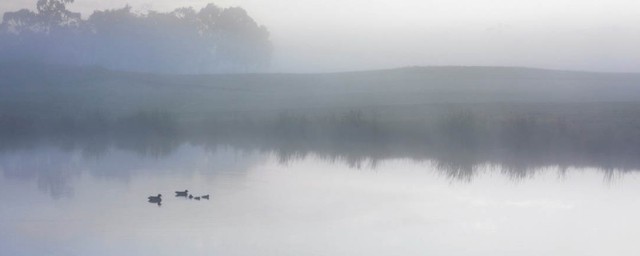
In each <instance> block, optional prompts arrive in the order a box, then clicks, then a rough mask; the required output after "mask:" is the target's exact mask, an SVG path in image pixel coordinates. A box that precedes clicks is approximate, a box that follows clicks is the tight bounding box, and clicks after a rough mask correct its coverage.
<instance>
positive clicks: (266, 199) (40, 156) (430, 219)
mask: <svg viewBox="0 0 640 256" xmlns="http://www.w3.org/2000/svg"><path fill="white" fill-rule="evenodd" d="M1 162H2V171H3V173H4V174H5V175H3V176H2V177H0V229H2V230H3V231H6V232H1V233H0V246H1V247H2V248H3V252H4V253H7V254H8V255H40V254H52V253H50V252H54V253H53V255H123V254H125V255H128V254H132V253H133V254H136V255H175V254H183V253H184V254H189V255H211V254H214V255H215V254H221V255H301V254H302V255H307V254H318V255H354V254H366V255H390V254H400V255H424V254H425V253H428V254H436V255H513V254H518V255H548V254H561V255H584V252H585V251H588V252H592V253H594V254H598V255H605V254H610V253H611V254H615V255H622V256H626V255H635V253H637V251H638V249H640V247H638V244H637V243H636V241H635V240H636V239H635V238H636V237H637V236H638V235H640V233H638V232H639V231H638V230H640V221H638V218H636V216H638V214H640V204H639V202H638V200H636V198H637V195H638V193H640V183H639V182H640V177H639V176H638V174H637V173H626V174H625V176H626V177H625V179H620V180H614V181H612V182H611V183H603V180H602V172H601V171H598V170H596V169H574V168H568V169H567V170H566V171H565V172H564V174H563V175H565V176H564V177H563V178H559V177H558V173H559V171H560V169H558V168H557V167H548V168H543V169H540V170H538V171H537V172H536V174H535V175H531V176H528V177H529V178H528V179H525V180H520V181H516V182H514V180H513V179H512V178H511V177H509V176H506V175H493V174H496V172H497V169H496V167H495V166H492V165H478V166H476V167H475V168H476V173H477V174H476V175H475V176H474V178H473V182H455V181H454V182H452V180H451V178H450V177H448V176H447V174H446V173H443V172H442V171H441V170H439V169H438V166H437V165H436V164H434V163H431V162H428V161H425V162H416V161H414V160H411V159H407V158H405V159H395V160H384V161H378V162H376V163H373V162H372V161H364V162H361V164H360V166H359V169H358V168H353V167H352V166H351V165H350V164H349V163H348V162H345V161H335V162H331V161H326V159H325V158H324V157H322V156H316V155H311V154H310V155H307V156H306V157H304V158H301V157H295V158H289V159H288V160H287V161H286V162H284V163H282V162H281V158H280V157H279V155H278V154H277V153H272V154H262V153H259V152H254V153H246V152H242V151H238V150H236V149H231V148H218V149H217V150H215V151H214V150H211V149H210V151H208V150H205V149H203V148H202V147H200V146H192V145H182V146H180V147H179V148H177V149H176V150H175V151H173V153H172V154H170V155H167V156H164V157H160V158H158V157H152V156H147V157H144V156H140V155H136V154H134V153H132V152H131V151H128V150H123V149H110V150H109V151H107V152H106V153H104V154H102V155H101V156H100V157H87V156H86V155H83V154H82V153H81V152H79V151H65V150H61V149H59V148H40V149H38V150H32V151H15V152H11V153H7V152H5V153H4V154H3V157H2V160H1ZM49 163H50V165H47V164H49ZM56 163H57V164H56ZM9 166H11V168H17V167H19V168H21V170H31V171H26V172H25V173H24V175H23V176H20V175H18V176H16V175H17V173H18V171H17V170H16V169H14V170H13V171H11V170H10V169H11V168H8V167H9ZM43 166H51V168H48V169H38V170H34V169H31V168H40V167H43ZM45 170H46V171H45ZM109 170H113V171H114V172H113V173H111V172H109ZM53 173H66V174H67V176H66V177H67V180H66V181H65V184H66V185H67V187H68V188H70V189H71V192H70V194H68V195H72V196H69V197H65V196H64V195H65V194H63V195H62V196H61V197H59V198H58V199H57V200H51V199H50V195H48V194H47V193H42V192H50V191H49V190H42V191H38V189H36V188H38V186H36V184H35V183H40V181H39V180H41V179H44V178H43V177H47V176H51V175H54V174H53ZM7 174H11V175H7ZM480 174H482V175H480ZM36 180H38V181H37V182H35V181H36ZM48 181H51V179H49V180H48ZM185 188H186V189H187V190H189V192H190V193H193V192H195V193H198V194H197V195H198V196H200V194H199V193H200V192H205V191H206V192H210V193H211V195H212V197H211V200H209V201H207V200H201V201H198V202H196V201H194V200H188V199H187V200H185V199H184V198H176V197H173V196H168V197H167V198H164V197H163V200H162V207H160V208H158V207H157V206H156V205H154V204H150V203H147V202H146V200H145V199H146V198H145V197H146V196H148V195H155V194H156V193H161V194H163V195H166V194H173V193H174V192H175V191H180V190H182V191H183V189H185ZM16 195H19V196H16ZM59 196H60V195H59ZM97 198H99V200H96V199H97ZM523 241H526V242H523ZM593 241H598V242H593Z"/></svg>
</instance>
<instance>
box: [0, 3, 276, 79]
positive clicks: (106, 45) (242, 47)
mask: <svg viewBox="0 0 640 256" xmlns="http://www.w3.org/2000/svg"><path fill="white" fill-rule="evenodd" d="M70 3H73V0H39V1H38V2H37V10H36V12H33V11H30V10H27V9H23V10H19V11H16V12H7V13H5V14H4V16H3V20H2V24H0V39H2V40H1V41H0V57H2V59H3V60H4V61H28V62H41V63H47V64H65V65H93V66H103V67H106V68H112V69H119V70H129V71H144V72H167V73H217V72H246V71H257V70H260V69H262V68H265V67H266V66H267V65H268V63H269V59H270V54H271V43H270V40H269V33H268V31H267V29H266V28H265V27H264V26H260V25H258V24H257V23H256V22H255V21H254V20H253V19H252V18H251V17H250V16H249V15H248V14H247V13H246V11H244V10H243V9H241V8H237V7H234V8H226V9H225V8H219V7H217V6H215V5H214V4H209V5H207V6H206V7H204V8H202V9H201V10H200V11H196V10H194V9H193V8H179V9H176V10H174V11H172V12H168V13H161V12H155V11H150V12H148V13H147V14H136V13H133V12H132V10H131V7H130V6H125V7H123V8H121V9H114V10H103V11H95V12H94V13H93V14H92V15H91V16H90V17H89V18H88V19H86V20H83V19H82V18H81V16H80V14H79V13H74V12H71V11H69V10H67V8H66V5H67V4H70Z"/></svg>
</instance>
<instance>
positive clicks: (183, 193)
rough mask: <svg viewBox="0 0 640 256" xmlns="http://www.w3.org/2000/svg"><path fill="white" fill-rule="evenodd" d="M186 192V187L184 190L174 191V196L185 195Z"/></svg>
mask: <svg viewBox="0 0 640 256" xmlns="http://www.w3.org/2000/svg"><path fill="white" fill-rule="evenodd" d="M188 193H189V190H186V189H185V190H184V191H176V196H184V197H187V195H188Z"/></svg>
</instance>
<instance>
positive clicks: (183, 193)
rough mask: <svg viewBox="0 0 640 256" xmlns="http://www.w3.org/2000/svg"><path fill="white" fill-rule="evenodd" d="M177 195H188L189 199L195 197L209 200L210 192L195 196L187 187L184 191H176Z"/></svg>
mask: <svg viewBox="0 0 640 256" xmlns="http://www.w3.org/2000/svg"><path fill="white" fill-rule="evenodd" d="M176 196H177V197H187V198H189V199H195V200H200V198H202V199H207V200H209V194H207V195H204V196H193V195H191V194H189V190H186V189H185V190H184V191H176Z"/></svg>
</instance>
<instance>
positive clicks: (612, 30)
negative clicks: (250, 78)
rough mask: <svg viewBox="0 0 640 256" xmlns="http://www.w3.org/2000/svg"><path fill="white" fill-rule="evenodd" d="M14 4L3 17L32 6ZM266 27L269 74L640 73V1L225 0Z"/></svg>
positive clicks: (91, 5) (137, 5)
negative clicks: (443, 68)
mask: <svg viewBox="0 0 640 256" xmlns="http://www.w3.org/2000/svg"><path fill="white" fill-rule="evenodd" d="M34 2H35V1H24V0H7V1H2V2H1V3H0V12H6V11H14V10H17V9H19V8H30V9H34V7H35V3H34ZM209 2H211V1H209V0H197V1H196V0H190V1H171V0H164V1H149V0H117V1H98V0H79V1H76V2H75V3H73V4H71V5H70V6H69V9H70V10H72V11H77V12H81V13H82V14H83V16H84V17H85V18H86V17H88V16H89V15H90V14H91V13H92V12H93V11H94V10H103V9H112V8H122V7H124V6H125V5H126V4H129V5H130V6H131V7H132V8H133V10H134V11H137V12H145V11H148V10H156V11H171V10H173V9H175V8H178V7H185V6H193V7H194V8H196V9H199V8H202V7H204V6H205V5H206V4H207V3H209ZM214 3H215V4H216V5H218V6H221V7H232V6H240V7H242V8H244V9H245V10H247V12H248V14H249V15H250V16H251V17H253V18H254V19H255V20H256V21H257V22H258V23H259V24H261V25H264V26H266V27H267V28H268V30H269V31H270V33H271V40H272V41H273V44H274V56H273V58H272V61H271V66H270V68H269V70H268V71H271V72H329V71H347V70H366V69H380V68H394V67H402V66H413V65H488V66H528V67H541V68H553V69H571V70H592V71H613V72H639V71H640V68H638V67H640V63H639V62H640V51H639V50H637V47H636V45H640V6H639V5H640V4H638V3H637V2H636V1H628V0H612V1H605V0H589V1H580V2H576V1H570V0H560V1H555V0H543V1H526V2H523V1H518V2H514V1H507V0H483V1H443V0H442V1H441V0H436V1H413V0H405V1H381V0H376V1H361V0H354V1H338V0H325V1H310V0H279V1H257V0H244V1H242V0H240V1H231V0H222V1H214Z"/></svg>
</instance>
